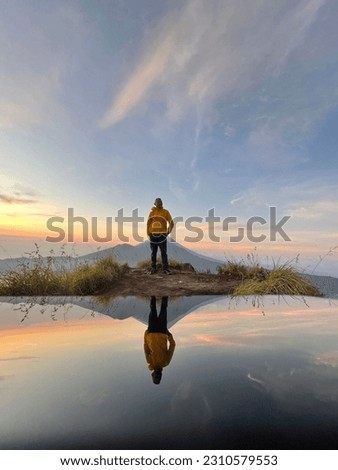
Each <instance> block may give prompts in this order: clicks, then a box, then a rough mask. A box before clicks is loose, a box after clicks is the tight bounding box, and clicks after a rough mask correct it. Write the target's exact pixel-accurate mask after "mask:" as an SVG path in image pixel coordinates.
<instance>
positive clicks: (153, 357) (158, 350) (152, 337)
mask: <svg viewBox="0 0 338 470" xmlns="http://www.w3.org/2000/svg"><path fill="white" fill-rule="evenodd" d="M167 308H168V297H162V301H161V310H160V314H159V316H157V310H156V297H152V298H151V300H150V313H149V320H148V329H147V330H146V331H145V333H144V354H145V356H146V360H147V363H148V368H149V370H152V371H153V372H152V374H151V376H152V378H153V382H154V384H159V383H160V382H161V378H162V370H163V367H166V366H167V365H168V364H169V363H170V361H171V359H172V357H173V354H174V350H175V341H174V338H173V335H172V334H171V333H170V332H169V330H168V329H167ZM168 342H169V347H168Z"/></svg>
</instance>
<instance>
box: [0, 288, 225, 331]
mask: <svg viewBox="0 0 338 470" xmlns="http://www.w3.org/2000/svg"><path fill="white" fill-rule="evenodd" d="M0 299H1V301H2V302H8V303H11V304H22V305H25V304H26V305H31V303H32V299H30V298H26V299H25V298H22V297H11V298H9V297H1V298H0ZM216 299H219V296H215V295H194V296H189V297H176V298H173V299H171V298H170V297H169V304H168V327H171V326H172V325H174V324H175V323H176V322H178V321H179V320H180V319H181V318H183V317H184V316H186V315H188V313H190V312H193V311H195V310H196V309H197V308H199V307H201V306H203V305H207V304H209V303H211V302H213V301H215V300H216ZM160 300H161V298H157V301H160ZM33 303H34V301H33ZM35 304H36V305H39V299H37V300H36V301H35ZM46 305H47V306H55V308H54V309H53V311H54V310H55V312H54V313H57V312H60V316H62V315H63V313H64V310H65V307H69V305H77V306H79V307H82V308H84V309H86V310H88V311H90V312H97V313H100V314H103V315H108V316H110V317H112V318H115V319H118V320H125V319H126V318H130V317H132V318H135V320H138V321H140V322H142V323H144V324H147V323H148V316H149V311H150V298H146V297H145V298H140V297H131V296H130V297H111V298H106V299H104V300H102V301H99V300H97V299H95V298H94V297H69V298H67V297H46V298H45V299H43V306H44V307H45V306H46ZM35 312H36V317H35ZM47 319H48V318H47ZM67 319H68V320H71V319H72V310H71V309H70V310H68V312H67ZM40 321H41V313H40V311H39V309H36V310H35V309H31V312H30V314H29V322H30V323H35V322H40Z"/></svg>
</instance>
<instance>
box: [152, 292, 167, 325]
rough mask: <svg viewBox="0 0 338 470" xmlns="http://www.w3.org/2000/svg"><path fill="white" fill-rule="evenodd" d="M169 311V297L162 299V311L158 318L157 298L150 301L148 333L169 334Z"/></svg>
mask: <svg viewBox="0 0 338 470" xmlns="http://www.w3.org/2000/svg"><path fill="white" fill-rule="evenodd" d="M167 310H168V297H162V301H161V310H160V314H159V316H157V309H156V297H152V298H151V300H150V313H149V319H148V332H149V333H166V332H167Z"/></svg>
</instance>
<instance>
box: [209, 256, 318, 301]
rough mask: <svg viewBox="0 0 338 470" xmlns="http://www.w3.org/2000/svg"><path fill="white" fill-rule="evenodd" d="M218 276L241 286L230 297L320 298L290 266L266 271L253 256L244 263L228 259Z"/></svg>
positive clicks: (311, 286) (287, 264)
mask: <svg viewBox="0 0 338 470" xmlns="http://www.w3.org/2000/svg"><path fill="white" fill-rule="evenodd" d="M218 274H219V276H221V277H224V278H225V279H226V280H228V281H231V280H240V281H242V282H241V283H240V285H239V286H238V287H237V288H236V289H235V290H234V292H233V295H234V296H236V295H250V296H255V295H292V296H297V295H299V296H320V295H321V294H320V292H319V291H318V289H317V288H316V287H315V286H313V285H312V284H311V282H310V281H309V280H307V279H305V278H304V277H303V276H302V275H301V274H300V273H299V272H298V271H297V269H296V268H295V266H293V265H292V263H290V262H289V263H285V264H283V265H280V266H278V265H275V266H274V267H273V269H271V270H269V269H266V268H263V267H262V266H260V264H259V262H258V261H257V259H256V257H255V256H254V255H248V256H247V263H245V262H244V261H243V260H241V261H239V262H236V261H233V260H228V261H227V262H226V263H225V265H224V266H220V267H219V269H218Z"/></svg>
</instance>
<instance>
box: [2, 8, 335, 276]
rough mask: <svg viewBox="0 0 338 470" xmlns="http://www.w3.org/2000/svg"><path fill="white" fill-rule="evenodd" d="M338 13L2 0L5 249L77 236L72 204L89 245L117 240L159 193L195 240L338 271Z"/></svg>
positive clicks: (181, 236)
mask: <svg viewBox="0 0 338 470" xmlns="http://www.w3.org/2000/svg"><path fill="white" fill-rule="evenodd" d="M337 18H338V4H337V2H336V1H335V0H278V1H276V2H272V1H270V0H250V1H248V0H212V1H209V0H185V1H184V0H179V1H178V0H96V1H95V2H93V1H91V0H74V1H72V2H69V1H64V0H59V1H58V2H55V1H50V0H31V1H30V2H26V1H24V0H12V1H11V2H1V3H0V164H1V165H0V257H1V258H6V257H8V256H11V257H13V256H21V255H22V254H23V253H25V252H27V251H30V250H31V249H32V248H34V243H35V242H37V243H39V244H40V245H41V247H42V249H43V250H45V251H50V250H52V249H53V250H56V249H57V248H59V246H60V244H62V243H66V244H67V246H70V245H72V242H71V240H69V237H68V235H69V226H68V225H69V224H68V222H69V209H73V214H74V215H75V216H79V217H83V218H85V219H86V220H87V221H88V230H89V240H88V242H83V233H82V225H81V224H80V223H79V222H78V223H77V224H75V225H76V227H77V229H76V230H75V232H76V234H75V235H76V236H75V240H74V241H75V243H76V248H75V249H76V250H77V252H78V253H79V254H81V253H82V252H90V251H94V250H95V249H97V247H98V246H99V247H100V248H101V249H102V248H107V247H109V246H113V245H116V244H118V243H120V242H121V241H120V240H119V239H118V237H117V235H116V230H117V228H116V221H115V217H116V216H117V214H118V211H119V210H121V209H123V211H124V214H125V216H127V217H128V216H129V217H130V216H131V214H132V211H133V210H135V209H137V210H138V215H139V216H140V217H143V218H145V220H146V218H147V216H148V214H149V210H150V209H151V207H152V205H153V202H154V199H155V198H156V197H161V198H162V199H163V202H164V206H165V207H166V208H167V209H168V210H169V211H170V213H171V214H172V216H173V217H181V218H183V222H182V223H180V224H177V229H176V237H177V241H179V242H180V243H182V244H184V245H185V246H187V247H188V248H190V249H193V250H196V251H199V252H200V253H204V254H209V255H212V256H216V257H218V258H219V257H224V254H226V256H232V255H236V256H237V255H241V256H245V255H246V254H247V253H250V252H252V250H257V252H258V253H259V255H260V256H262V257H263V256H273V257H279V256H288V257H290V258H292V257H295V256H297V254H300V255H301V256H302V257H303V258H304V260H305V264H306V263H309V266H311V269H313V267H316V265H317V263H318V261H319V262H320V263H321V261H320V260H321V259H322V258H325V263H326V265H325V266H326V268H325V269H327V270H328V269H329V270H330V272H331V273H336V274H337V275H338V269H337V268H338V255H337V250H335V247H336V246H337V245H338V237H337V217H336V214H337V210H338V185H337V182H336V181H337V174H338V158H337V151H338V133H337V132H336V129H337V125H338V108H337V105H338V30H337V27H336V24H337ZM271 207H275V208H276V211H277V215H276V220H277V222H278V221H279V220H280V219H283V217H289V218H288V219H287V221H286V222H285V223H284V224H283V230H284V232H285V233H286V234H287V238H288V239H289V240H285V239H284V238H285V237H283V236H281V234H280V232H279V233H277V236H276V237H271V209H270V208H271ZM212 209H213V210H214V214H215V217H219V220H218V219H217V220H216V222H215V227H214V228H212V227H210V224H208V223H207V219H206V217H207V216H208V213H209V211H210V210H212ZM209 214H210V213H209ZM52 217H59V218H61V219H59V220H57V221H54V222H53V224H54V225H53V226H54V227H62V229H63V231H64V233H65V237H64V239H63V240H61V242H62V243H55V242H46V237H47V236H50V237H56V236H57V235H58V233H56V231H51V230H50V226H49V228H48V225H47V221H48V220H50V219H51V218H52ZM109 217H111V218H112V226H113V235H112V237H110V239H109V240H107V241H104V242H103V241H102V240H101V241H100V242H97V241H96V240H95V239H93V237H92V232H93V223H92V220H93V218H97V221H98V234H99V235H100V236H101V238H104V235H106V234H107V233H108V232H106V228H107V224H108V222H107V218H109ZM189 217H199V219H198V222H196V221H195V223H194V226H199V227H200V228H201V229H202V230H203V239H202V240H199V241H198V242H195V243H191V242H190V243H189V242H187V241H186V240H185V238H186V236H187V235H189V233H188V232H187V227H186V226H184V221H186V220H187V219H188V218H189ZM226 217H236V222H231V224H229V227H228V230H223V228H224V227H223V224H222V221H223V220H224V219H225V218H226ZM252 217H260V219H258V222H257V220H256V219H254V224H251V228H252V227H253V231H252V235H253V236H254V237H258V236H260V235H264V237H265V240H264V241H259V242H258V241H257V240H256V239H255V238H253V237H252V236H251V237H250V233H251V232H250V229H248V227H247V224H248V220H252ZM200 220H202V222H200ZM262 220H264V221H265V222H264V224H263V222H262ZM269 221H270V223H269ZM67 224H68V225H67ZM124 227H125V233H126V234H127V235H128V236H129V235H131V224H129V225H128V223H126V225H125V226H124ZM239 227H243V228H244V236H243V239H242V240H241V241H238V242H236V241H231V238H232V240H233V239H234V238H236V234H237V233H238V229H239ZM210 231H212V232H213V233H215V234H216V235H217V236H219V238H220V241H219V242H215V241H213V240H212V239H210V236H209V235H210ZM139 234H140V235H141V237H144V239H145V238H146V233H145V224H144V223H141V224H140V227H139ZM190 235H191V232H190ZM94 238H95V237H94ZM96 238H97V237H96ZM107 238H109V237H107ZM211 238H213V237H211ZM250 238H251V240H250ZM271 238H272V239H271ZM273 238H275V240H274V239H273ZM130 243H132V244H135V243H136V241H135V240H134V239H133V237H132V236H130Z"/></svg>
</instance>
